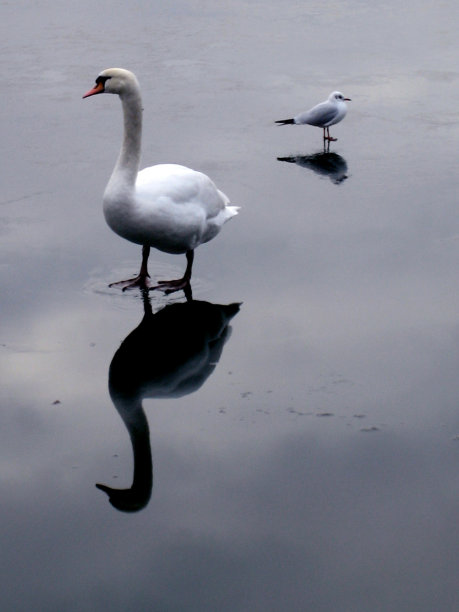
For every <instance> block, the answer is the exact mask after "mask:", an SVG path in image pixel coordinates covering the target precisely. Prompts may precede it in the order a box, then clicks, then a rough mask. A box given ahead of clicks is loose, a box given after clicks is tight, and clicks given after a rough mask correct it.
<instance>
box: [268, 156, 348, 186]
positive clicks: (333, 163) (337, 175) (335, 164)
mask: <svg viewBox="0 0 459 612" xmlns="http://www.w3.org/2000/svg"><path fill="white" fill-rule="evenodd" d="M277 159H278V160H279V161H283V162H289V163H291V164H297V165H298V166H302V167H303V168H309V169H310V170H313V171H314V172H316V173H317V174H320V175H321V176H327V177H328V178H329V179H330V180H331V182H332V183H334V184H335V185H339V184H340V183H342V182H343V181H344V180H345V179H347V174H346V173H347V163H346V160H345V159H344V157H342V156H341V155H338V153H333V152H332V153H330V151H328V150H324V151H321V152H319V153H313V154H312V155H290V156H288V157H278V158H277Z"/></svg>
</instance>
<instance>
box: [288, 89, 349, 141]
mask: <svg viewBox="0 0 459 612" xmlns="http://www.w3.org/2000/svg"><path fill="white" fill-rule="evenodd" d="M346 102H351V99H350V98H345V97H344V96H343V94H342V93H341V92H340V91H333V92H332V93H331V94H330V95H329V96H328V99H327V100H325V102H321V103H320V104H316V106H313V107H312V108H310V109H309V110H308V111H304V112H303V113H300V114H299V115H296V117H293V119H281V120H280V121H276V123H278V124H279V125H290V124H294V125H304V124H306V125H314V126H316V127H321V128H323V130H324V140H328V141H329V142H330V141H334V140H338V139H337V138H332V137H331V136H330V130H329V127H330V126H331V125H335V124H336V123H339V122H340V121H342V120H343V119H344V117H345V116H346V113H347V106H346ZM325 130H327V133H326V134H325Z"/></svg>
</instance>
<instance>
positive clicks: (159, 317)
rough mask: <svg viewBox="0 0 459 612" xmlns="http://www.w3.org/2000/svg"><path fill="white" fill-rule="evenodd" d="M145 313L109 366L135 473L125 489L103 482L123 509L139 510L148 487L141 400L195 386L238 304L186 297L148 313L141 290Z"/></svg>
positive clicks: (209, 367)
mask: <svg viewBox="0 0 459 612" xmlns="http://www.w3.org/2000/svg"><path fill="white" fill-rule="evenodd" d="M143 304H144V317H143V319H142V321H141V323H140V325H139V326H138V327H136V328H135V329H134V330H133V331H132V332H131V333H130V334H129V335H128V336H127V337H126V339H125V340H124V341H123V342H122V344H121V346H120V347H119V349H118V350H117V351H116V353H115V355H114V357H113V359H112V362H111V364H110V369H109V375H108V385H109V393H110V397H111V399H112V401H113V403H114V405H115V408H116V409H117V411H118V412H119V414H120V416H121V418H122V419H123V422H124V424H125V426H126V428H127V430H128V432H129V436H130V438H131V443H132V450H133V456H134V477H133V481H132V485H131V487H130V488H129V489H114V488H112V487H109V486H107V485H104V484H97V485H96V486H97V488H98V489H100V490H101V491H104V492H105V493H106V494H107V495H108V497H109V500H110V503H111V504H112V505H113V506H114V507H115V508H117V509H118V510H122V511H124V512H136V511H138V510H141V509H142V508H144V507H145V506H146V505H147V504H148V501H149V499H150V496H151V491H152V487H153V466H152V459H151V448H150V434H149V429H148V421H147V418H146V416H145V413H144V410H143V407H142V401H143V400H144V399H145V398H173V397H183V396H184V395H188V394H189V393H193V391H196V390H198V389H199V388H200V387H201V386H202V385H203V384H204V382H205V381H206V380H207V378H208V377H209V376H210V375H211V374H212V372H213V371H214V369H215V367H216V365H217V363H218V361H219V359H220V356H221V354H222V350H223V346H224V344H225V342H226V340H227V339H228V338H229V336H230V331H231V328H230V327H229V322H230V320H231V319H232V318H233V317H234V316H235V315H236V314H237V312H238V311H239V307H240V304H238V303H234V304H228V305H220V304H211V303H209V302H202V301H195V300H192V299H188V300H187V301H186V302H183V303H174V304H169V305H168V306H166V307H165V308H162V309H161V310H159V311H158V312H156V313H155V314H153V311H152V307H151V304H150V301H149V298H148V295H147V294H146V293H145V294H144V296H143Z"/></svg>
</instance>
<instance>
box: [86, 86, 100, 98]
mask: <svg viewBox="0 0 459 612" xmlns="http://www.w3.org/2000/svg"><path fill="white" fill-rule="evenodd" d="M100 93H104V85H103V83H98V84H97V85H96V86H95V87H93V88H92V89H90V90H89V91H87V92H86V93H85V94H84V96H83V98H89V96H95V95H96V94H100Z"/></svg>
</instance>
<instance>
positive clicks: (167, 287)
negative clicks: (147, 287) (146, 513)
mask: <svg viewBox="0 0 459 612" xmlns="http://www.w3.org/2000/svg"><path fill="white" fill-rule="evenodd" d="M193 259H194V251H187V252H186V270H185V274H184V275H183V276H182V278H178V279H177V280H170V281H158V284H157V285H156V287H152V289H161V291H164V293H173V292H174V291H180V289H184V290H186V289H187V288H188V287H189V286H190V279H191V270H192V268H193Z"/></svg>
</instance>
